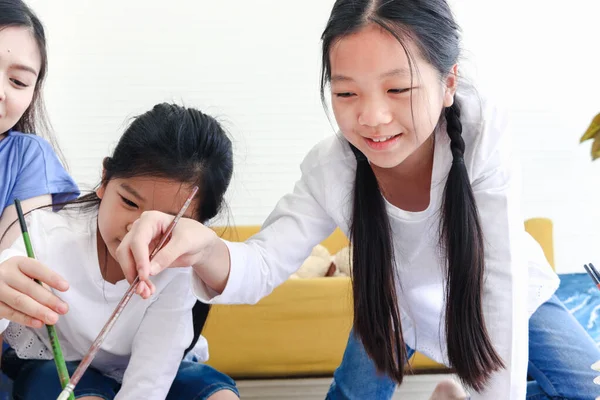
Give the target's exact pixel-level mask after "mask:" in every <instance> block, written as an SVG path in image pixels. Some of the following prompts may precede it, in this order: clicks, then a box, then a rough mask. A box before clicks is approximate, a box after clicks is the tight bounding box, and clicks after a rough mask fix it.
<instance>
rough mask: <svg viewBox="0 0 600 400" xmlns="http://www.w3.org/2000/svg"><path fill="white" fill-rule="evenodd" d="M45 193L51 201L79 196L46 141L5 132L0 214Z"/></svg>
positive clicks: (1, 150) (0, 162) (0, 169)
mask: <svg viewBox="0 0 600 400" xmlns="http://www.w3.org/2000/svg"><path fill="white" fill-rule="evenodd" d="M45 194H51V195H52V202H53V203H62V202H65V201H69V200H72V199H74V198H77V197H78V196H79V188H78V187H77V184H76V183H75V181H74V180H73V178H71V176H70V175H69V174H68V173H67V171H65V169H64V167H63V166H62V164H61V163H60V161H59V160H58V157H57V156H56V154H55V153H54V150H53V149H52V146H51V145H50V143H48V142H47V141H46V140H44V139H42V138H41V137H39V136H36V135H30V134H24V133H21V132H16V131H8V132H7V134H6V137H5V138H4V139H3V140H1V141H0V207H2V208H1V209H0V214H2V211H4V209H5V208H6V207H7V206H9V205H11V204H14V201H15V199H19V200H26V199H31V198H33V197H37V196H42V195H45Z"/></svg>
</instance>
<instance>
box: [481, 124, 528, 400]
mask: <svg viewBox="0 0 600 400" xmlns="http://www.w3.org/2000/svg"><path fill="white" fill-rule="evenodd" d="M496 122H497V121H496ZM495 129H499V130H500V135H499V136H500V137H499V140H497V139H498V135H497V136H496V138H493V137H492V142H495V143H487V145H488V146H489V145H490V144H491V145H492V146H491V147H492V149H491V150H490V149H487V150H486V151H482V153H487V156H486V157H483V158H484V159H485V160H484V159H480V162H481V163H482V164H483V168H481V173H480V174H479V175H478V176H477V177H476V179H475V181H474V182H473V192H474V195H475V200H476V203H477V207H478V210H479V217H480V221H481V226H482V229H483V237H484V249H485V267H486V270H485V276H484V287H483V313H484V318H485V323H486V327H487V331H488V333H489V335H490V339H491V341H492V344H493V346H494V348H495V350H496V352H497V353H498V354H499V355H500V357H501V359H502V361H503V362H504V365H505V368H504V369H501V370H499V371H497V372H496V373H494V374H493V375H492V376H491V379H490V381H489V382H488V385H487V386H486V389H485V391H483V392H482V393H476V392H474V391H473V393H472V397H471V399H472V400H483V399H485V400H493V399H498V400H506V399H513V400H517V399H519V400H520V399H524V398H525V394H526V388H527V386H526V385H527V365H528V344H529V342H528V339H529V323H528V307H527V306H526V304H527V300H528V292H527V291H528V264H527V260H526V259H525V257H524V252H523V243H522V238H523V230H524V225H523V216H522V214H521V204H520V202H521V197H520V189H521V187H520V185H521V182H520V178H519V174H518V167H517V163H516V161H515V160H513V159H512V157H511V153H512V151H511V146H510V141H509V136H508V134H507V133H505V132H504V131H506V129H507V128H506V126H505V125H500V126H496V127H495ZM497 133H498V132H496V134H497ZM484 146H486V145H485V144H484Z"/></svg>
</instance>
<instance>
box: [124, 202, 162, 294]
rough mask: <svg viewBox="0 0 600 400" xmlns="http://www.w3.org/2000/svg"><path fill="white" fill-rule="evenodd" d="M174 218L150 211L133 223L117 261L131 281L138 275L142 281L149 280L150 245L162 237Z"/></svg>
mask: <svg viewBox="0 0 600 400" xmlns="http://www.w3.org/2000/svg"><path fill="white" fill-rule="evenodd" d="M172 219H173V217H172V216H170V215H168V214H164V213H161V212H157V211H148V212H144V213H143V214H142V215H141V216H140V218H139V219H138V220H137V221H135V222H134V223H133V225H132V226H131V229H130V231H129V232H128V233H127V235H125V237H124V238H123V241H122V242H121V244H120V245H119V248H118V249H117V261H118V262H119V264H121V268H122V269H123V272H124V273H125V277H126V278H127V280H128V281H129V282H132V281H133V280H134V279H135V277H136V276H139V277H140V279H141V280H142V281H147V280H148V276H149V275H150V260H149V258H150V254H149V246H150V244H151V243H152V242H153V241H154V240H155V239H156V238H158V237H160V235H161V234H162V232H164V230H165V229H166V228H167V226H168V225H169V224H170V222H171V220H172Z"/></svg>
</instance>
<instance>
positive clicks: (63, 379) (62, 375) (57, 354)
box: [15, 199, 75, 400]
mask: <svg viewBox="0 0 600 400" xmlns="http://www.w3.org/2000/svg"><path fill="white" fill-rule="evenodd" d="M15 208H16V209H17V216H18V217H19V224H20V225H21V232H22V233H23V241H24V242H25V249H26V250H27V257H29V258H33V259H35V254H34V252H33V247H32V246H31V240H30V239H29V232H27V224H26V223H25V216H24V215H23V209H22V208H21V202H20V201H19V199H15ZM34 280H35V281H36V282H37V283H39V284H40V285H41V284H42V282H40V281H39V280H37V279H34ZM46 329H47V330H48V337H49V338H50V344H51V346H52V354H54V363H55V364H56V370H57V371H58V378H59V379H60V384H61V386H62V388H63V389H64V388H65V386H66V385H67V383H69V371H67V364H66V363H65V358H64V357H63V354H62V350H61V348H60V342H59V341H58V335H57V333H56V328H55V327H54V325H46ZM69 400H75V396H73V394H72V393H71V396H69Z"/></svg>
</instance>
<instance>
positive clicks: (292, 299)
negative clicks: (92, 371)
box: [203, 218, 554, 378]
mask: <svg viewBox="0 0 600 400" xmlns="http://www.w3.org/2000/svg"><path fill="white" fill-rule="evenodd" d="M525 227H526V229H527V231H529V232H530V233H531V234H532V236H533V237H535V238H536V240H538V241H539V242H540V244H541V245H542V247H543V248H544V252H545V254H546V257H547V258H548V260H549V262H550V264H551V265H552V266H553V267H554V258H553V243H552V222H551V221H550V220H548V219H544V218H536V219H531V220H528V221H526V222H525ZM259 228H260V227H259V226H238V227H235V228H227V229H225V230H223V229H216V230H217V232H218V233H219V234H220V235H221V236H222V237H223V238H225V239H228V240H232V241H243V240H246V239H247V238H249V237H250V236H252V235H253V234H254V233H256V232H257V231H258V230H259ZM322 244H323V245H324V246H325V247H326V248H327V249H328V250H329V252H330V253H331V254H335V253H336V252H337V251H338V250H340V249H342V248H343V247H345V246H347V245H348V240H347V239H346V237H345V236H344V234H343V233H342V232H341V231H340V230H336V231H335V232H334V233H333V234H332V235H331V236H330V237H329V238H327V239H326V240H325V241H323V243H322ZM351 326H352V290H351V284H350V279H349V278H343V277H328V278H315V279H291V280H288V281H286V282H285V283H283V284H282V285H281V286H279V287H278V288H276V289H275V290H274V291H273V293H271V294H270V295H269V296H267V297H265V298H264V299H262V300H261V301H260V302H258V303H257V304H255V305H215V306H213V307H212V309H211V311H210V314H209V317H208V320H207V322H206V326H205V327H204V331H203V334H204V336H205V337H206V339H207V340H208V343H209V349H210V360H209V362H208V364H210V365H212V366H213V367H215V368H217V369H218V370H220V371H222V372H224V373H227V374H229V375H230V376H232V377H235V378H258V377H261V378H269V377H271V378H274V377H284V376H287V377H289V376H296V377H299V376H325V375H327V376H330V375H332V374H333V371H334V369H335V368H336V367H337V366H338V365H339V364H340V361H341V359H342V355H343V352H344V349H345V347H346V342H347V340H348V334H349V332H350V328H351ZM410 366H411V369H412V371H413V372H415V373H418V372H432V371H435V370H443V369H445V367H444V366H443V365H440V364H437V363H435V362H434V361H432V360H430V359H428V358H426V357H425V356H423V355H422V354H419V353H417V354H415V356H414V357H413V358H412V359H411V362H410Z"/></svg>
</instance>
